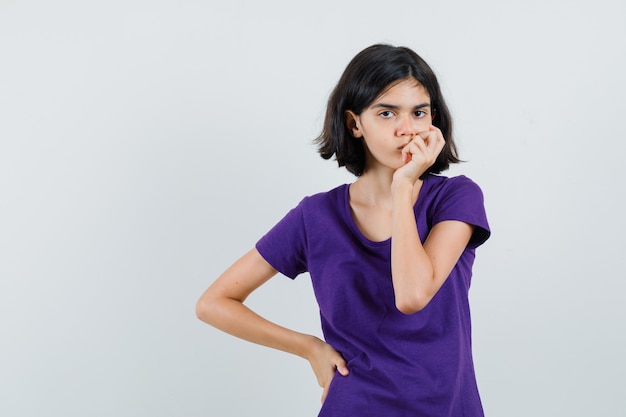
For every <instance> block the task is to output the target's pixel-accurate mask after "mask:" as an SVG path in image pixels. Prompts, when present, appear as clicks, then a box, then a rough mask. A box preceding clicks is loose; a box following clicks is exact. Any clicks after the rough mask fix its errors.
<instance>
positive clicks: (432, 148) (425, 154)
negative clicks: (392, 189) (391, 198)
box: [393, 125, 445, 184]
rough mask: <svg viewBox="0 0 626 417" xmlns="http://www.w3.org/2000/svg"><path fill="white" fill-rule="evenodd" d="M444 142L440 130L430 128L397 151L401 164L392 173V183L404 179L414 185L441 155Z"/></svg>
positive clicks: (433, 127)
mask: <svg viewBox="0 0 626 417" xmlns="http://www.w3.org/2000/svg"><path fill="white" fill-rule="evenodd" d="M444 145H445V140H444V138H443V134H442V133H441V130H439V128H437V127H435V126H432V125H431V126H430V127H429V129H428V130H427V131H424V132H420V133H418V134H417V135H415V136H414V137H413V138H412V139H411V141H409V142H408V143H407V144H405V145H404V146H402V147H400V148H399V149H401V150H402V163H403V164H404V166H402V167H401V168H398V169H397V170H396V172H395V173H394V175H393V177H394V181H396V180H399V179H405V180H407V179H408V180H409V181H411V183H412V184H414V183H415V182H416V181H417V180H418V179H419V178H420V177H421V176H422V174H424V172H426V170H427V169H428V168H430V167H431V166H432V165H433V164H434V163H435V161H436V160H437V156H439V154H440V153H441V150H442V149H443V147H444Z"/></svg>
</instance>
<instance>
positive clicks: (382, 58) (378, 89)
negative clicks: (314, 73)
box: [315, 44, 460, 177]
mask: <svg viewBox="0 0 626 417" xmlns="http://www.w3.org/2000/svg"><path fill="white" fill-rule="evenodd" d="M411 78H413V79H415V80H417V81H418V82H419V83H420V84H421V85H422V86H423V87H424V88H425V89H426V91H427V92H428V95H429V96H430V104H431V108H432V109H433V116H434V117H433V125H435V126H436V127H438V128H439V129H440V130H441V132H442V133H443V137H444V139H445V141H446V144H445V146H444V148H443V150H442V151H441V153H440V154H439V156H438V157H437V160H436V161H435V163H434V164H433V165H432V166H431V167H430V168H428V170H427V171H426V173H435V174H438V173H440V172H442V171H445V170H446V169H448V167H449V166H450V164H451V163H457V162H460V159H459V158H458V155H457V149H456V145H455V143H454V138H453V137H452V117H451V116H450V111H449V110H448V106H447V105H446V103H445V101H444V99H443V95H442V94H441V89H440V88H439V82H438V81H437V77H436V76H435V74H434V72H433V71H432V69H431V68H430V67H429V66H428V64H427V63H426V61H424V60H423V59H422V58H421V57H420V56H419V55H418V54H416V53H415V52H414V51H413V50H411V49H409V48H406V47H402V46H398V47H396V46H392V45H386V44H376V45H372V46H369V47H367V48H365V49H364V50H362V51H361V52H359V53H358V54H357V55H356V56H355V57H354V58H353V59H352V61H350V63H349V64H348V66H347V67H346V69H345V71H344V72H343V75H342V76H341V78H340V79H339V82H338V83H337V86H336V87H335V89H334V90H333V92H332V93H331V95H330V98H329V99H328V106H327V108H326V118H325V120H324V126H323V130H322V133H321V134H320V136H319V137H317V139H316V140H315V143H316V144H317V145H318V151H319V153H320V155H321V156H322V158H324V159H330V158H331V157H332V156H333V155H335V159H336V160H337V163H338V165H339V166H340V167H341V166H345V167H346V169H347V170H348V171H350V172H351V173H353V174H354V175H356V176H357V177H358V176H360V175H361V174H363V170H364V169H365V149H364V147H363V142H362V141H360V140H355V139H354V138H353V136H352V133H351V131H350V129H349V128H348V126H347V124H346V111H347V110H350V111H352V112H353V113H355V114H357V115H359V114H361V112H363V111H364V110H365V109H366V108H367V107H368V106H369V105H370V104H371V103H372V102H373V101H374V100H375V99H376V98H377V97H378V96H379V95H380V94H381V93H383V92H384V91H385V90H386V89H387V88H388V87H389V86H390V85H392V83H396V82H398V81H402V80H406V79H411ZM426 173H425V174H426Z"/></svg>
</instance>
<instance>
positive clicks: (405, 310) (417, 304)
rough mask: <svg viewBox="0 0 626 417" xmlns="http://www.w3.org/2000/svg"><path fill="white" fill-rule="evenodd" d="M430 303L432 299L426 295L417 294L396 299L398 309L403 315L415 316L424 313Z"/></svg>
mask: <svg viewBox="0 0 626 417" xmlns="http://www.w3.org/2000/svg"><path fill="white" fill-rule="evenodd" d="M429 302H430V297H427V296H425V295H421V296H420V295H419V294H416V295H414V296H412V297H397V298H396V308H397V309H398V311H400V312H401V313H402V314H406V315H410V314H415V313H418V312H420V311H422V310H423V309H424V308H426V306H427V305H428V303H429Z"/></svg>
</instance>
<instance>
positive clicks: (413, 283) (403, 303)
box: [391, 182, 434, 314]
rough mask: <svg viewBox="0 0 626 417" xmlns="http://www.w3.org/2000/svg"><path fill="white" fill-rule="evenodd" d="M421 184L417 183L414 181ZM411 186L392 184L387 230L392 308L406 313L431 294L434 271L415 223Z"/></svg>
mask: <svg viewBox="0 0 626 417" xmlns="http://www.w3.org/2000/svg"><path fill="white" fill-rule="evenodd" d="M418 185H421V182H420V183H419V184H418ZM413 193H414V186H413V185H412V184H409V183H406V184H395V185H394V188H393V209H392V210H393V211H392V232H391V275H392V282H393V287H394V294H395V299H396V307H397V308H398V309H399V310H400V311H402V312H403V313H406V314H410V313H414V312H416V311H419V310H421V309H422V308H424V306H425V305H426V304H427V303H428V301H429V300H430V298H431V297H432V287H433V281H434V270H433V265H432V262H431V260H430V258H429V256H428V254H427V253H426V251H425V249H424V246H423V245H422V242H421V240H420V237H419V233H418V230H417V224H416V222H415V213H414V211H413V204H414V197H413Z"/></svg>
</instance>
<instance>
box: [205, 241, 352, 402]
mask: <svg viewBox="0 0 626 417" xmlns="http://www.w3.org/2000/svg"><path fill="white" fill-rule="evenodd" d="M274 275H276V270H275V269H274V268H273V267H272V266H271V265H270V264H269V263H267V261H266V260H265V259H264V258H263V257H262V256H261V254H260V253H259V252H258V251H257V250H256V249H252V250H250V251H249V252H248V253H247V254H245V255H244V256H243V257H241V258H240V259H239V260H238V261H237V262H235V263H234V264H233V265H232V266H231V267H230V268H228V269H227V270H226V271H225V272H224V273H223V274H222V275H221V276H220V277H219V278H218V279H217V280H216V281H215V282H214V283H213V284H212V285H211V286H210V287H209V288H208V289H207V290H206V291H205V292H204V294H203V295H202V296H201V297H200V299H199V300H198V303H197V305H196V314H197V316H198V318H199V319H200V320H202V321H204V322H206V323H208V324H210V325H211V326H214V327H216V328H218V329H220V330H222V331H224V332H226V333H229V334H231V335H233V336H236V337H239V338H241V339H244V340H247V341H250V342H253V343H257V344H260V345H263V346H268V347H271V348H274V349H279V350H282V351H285V352H288V353H292V354H294V355H298V356H300V357H302V358H304V359H307V360H308V361H309V363H310V364H311V367H312V368H313V371H314V372H315V376H316V377H317V380H318V383H319V384H320V386H321V387H322V388H323V389H324V391H323V394H322V401H324V399H325V398H326V394H327V392H328V388H329V386H330V382H331V380H332V378H333V376H334V375H335V370H338V371H339V373H341V374H342V375H347V374H348V368H347V366H346V362H345V361H344V359H343V357H342V356H341V355H340V354H339V353H338V352H337V351H336V350H335V349H333V348H332V347H331V346H330V345H329V344H327V343H326V342H324V341H322V340H320V339H318V338H317V337H315V336H312V335H308V334H304V333H299V332H296V331H293V330H290V329H287V328H285V327H282V326H279V325H277V324H275V323H272V322H270V321H269V320H266V319H264V318H263V317H261V316H259V315H258V314H256V313H255V312H253V311H252V310H250V309H249V308H248V307H246V306H245V305H244V301H245V300H246V298H247V297H248V295H250V294H251V293H252V291H254V290H255V289H257V288H259V287H260V286H261V285H262V284H263V283H265V282H267V281H268V280H269V279H270V278H271V277H273V276H274Z"/></svg>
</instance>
